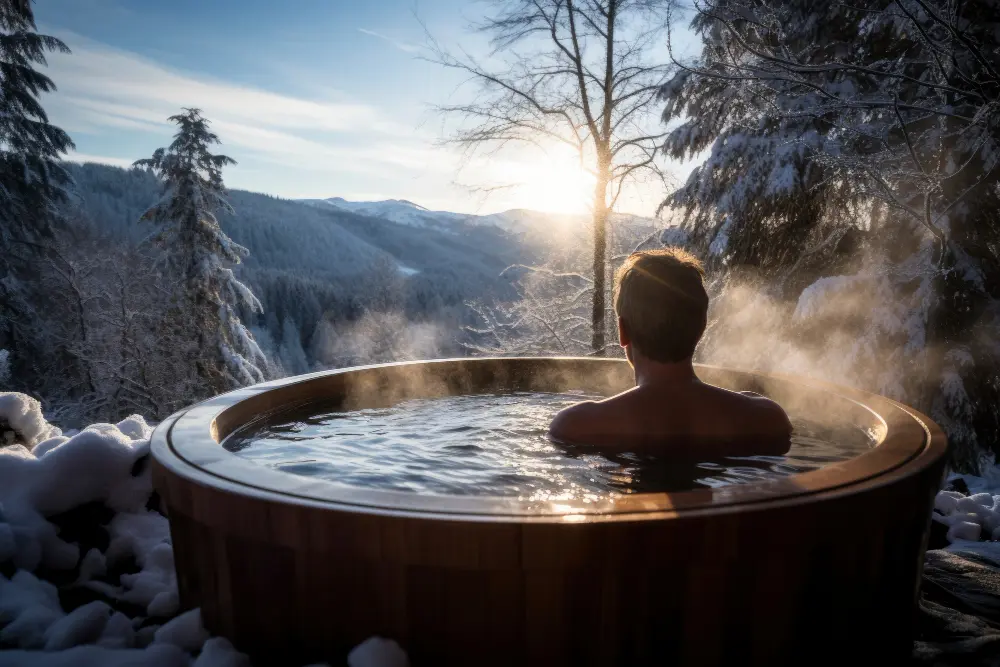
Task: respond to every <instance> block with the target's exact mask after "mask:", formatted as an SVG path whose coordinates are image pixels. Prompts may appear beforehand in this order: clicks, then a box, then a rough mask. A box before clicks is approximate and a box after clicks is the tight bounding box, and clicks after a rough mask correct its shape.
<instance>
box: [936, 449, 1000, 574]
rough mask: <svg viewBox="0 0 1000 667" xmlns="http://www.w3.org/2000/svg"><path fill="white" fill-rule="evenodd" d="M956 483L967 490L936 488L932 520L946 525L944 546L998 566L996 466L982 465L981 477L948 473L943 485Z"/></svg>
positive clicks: (999, 484) (999, 482)
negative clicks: (983, 468)
mask: <svg viewBox="0 0 1000 667" xmlns="http://www.w3.org/2000/svg"><path fill="white" fill-rule="evenodd" d="M959 483H961V484H964V485H965V487H966V488H967V489H968V491H969V492H968V493H963V492H962V491H957V490H952V489H948V488H946V489H945V490H944V491H939V492H938V494H937V495H936V496H935V497H934V514H933V515H932V520H933V521H935V522H937V523H939V524H943V525H945V526H948V530H947V533H946V538H947V540H948V541H949V542H950V543H951V545H950V546H949V547H948V549H950V550H960V551H963V552H970V551H972V552H975V553H976V554H977V555H979V556H982V557H983V558H985V559H987V560H989V561H992V562H994V563H996V564H997V565H998V566H1000V465H996V464H994V465H992V466H990V467H988V468H986V469H985V470H984V471H983V474H982V475H981V476H980V475H960V474H955V473H952V474H951V475H949V476H948V480H947V482H946V487H947V486H956V485H958V484H959Z"/></svg>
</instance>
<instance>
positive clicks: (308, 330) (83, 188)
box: [68, 164, 540, 373]
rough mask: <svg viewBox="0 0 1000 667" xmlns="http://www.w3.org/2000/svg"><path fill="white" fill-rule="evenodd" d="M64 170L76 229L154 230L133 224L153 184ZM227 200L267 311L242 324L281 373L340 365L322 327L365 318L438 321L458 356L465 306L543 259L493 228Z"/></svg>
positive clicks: (261, 198) (140, 235) (118, 234)
mask: <svg viewBox="0 0 1000 667" xmlns="http://www.w3.org/2000/svg"><path fill="white" fill-rule="evenodd" d="M68 168H69V171H70V173H71V175H72V177H73V179H74V181H75V188H74V190H75V195H74V197H73V198H72V200H71V203H70V204H69V213H70V217H71V218H73V219H74V220H75V222H76V225H77V226H78V227H79V228H81V229H86V230H88V232H89V234H91V235H93V236H95V237H99V238H103V239H105V240H106V241H107V242H110V243H115V244H128V245H131V246H135V247H141V246H142V242H143V239H144V238H145V237H147V236H148V235H149V234H150V233H151V232H152V231H153V230H152V229H151V228H150V227H149V226H148V225H146V224H143V223H140V222H139V218H140V216H141V215H142V213H143V211H145V210H146V208H148V206H149V205H150V203H151V202H155V201H156V200H157V199H158V197H159V196H160V194H159V187H160V186H159V184H158V183H157V181H156V179H155V177H153V175H152V174H150V173H148V172H145V171H141V170H125V169H121V168H117V167H109V166H105V165H98V164H85V165H75V164H74V165H68ZM229 200H230V203H231V204H232V206H233V209H234V213H233V214H232V215H221V216H220V218H219V222H220V224H221V226H222V228H223V229H224V230H225V232H226V233H227V234H228V235H229V236H230V237H231V238H232V239H233V240H234V241H235V242H237V243H239V244H240V245H242V246H245V247H246V248H248V249H249V250H250V255H249V257H248V258H247V259H246V261H245V263H243V264H242V265H240V266H239V267H238V269H237V271H238V273H239V274H240V276H241V278H242V279H243V280H244V281H245V282H246V283H247V284H248V285H249V286H250V287H251V288H252V289H253V291H254V293H255V294H257V295H258V297H259V298H260V299H261V302H262V304H263V307H264V313H263V314H262V315H260V316H259V317H250V316H249V314H245V315H244V317H245V321H247V322H248V323H251V325H252V326H251V329H252V330H253V331H254V332H255V333H256V334H257V337H258V339H259V340H260V342H261V343H262V346H263V347H264V349H265V352H270V353H272V354H270V355H269V356H270V357H273V358H274V359H275V360H276V363H277V365H278V366H280V368H275V369H273V370H274V371H275V372H278V373H292V372H305V371H307V370H310V369H311V368H313V367H314V366H315V364H316V363H317V362H318V361H320V360H322V363H323V364H329V363H333V362H335V361H336V359H331V358H330V356H329V354H328V353H327V352H328V351H327V350H324V349H322V348H320V347H318V345H317V343H316V341H314V340H313V338H314V333H315V332H316V331H317V327H318V326H322V327H324V328H331V327H332V328H333V329H334V330H335V331H339V330H344V329H346V328H350V327H352V326H353V325H354V324H355V323H356V322H358V321H359V320H361V319H362V317H363V316H364V315H365V314H367V313H369V312H371V311H378V312H380V313H387V312H392V313H399V314H401V315H403V316H404V319H405V320H406V321H407V322H414V323H427V322H433V323H435V325H436V327H437V329H439V330H448V331H450V332H451V333H449V334H448V335H443V336H440V337H439V339H438V341H437V342H438V343H439V345H440V346H441V353H449V354H458V353H460V352H461V348H460V342H461V340H460V339H461V336H462V324H463V323H465V322H466V321H467V315H466V313H465V306H464V304H465V302H466V301H469V300H471V299H476V298H482V297H492V296H505V295H506V296H509V295H510V286H509V284H508V281H507V280H506V279H504V278H501V277H500V273H501V272H502V271H503V269H504V268H505V267H507V266H508V265H510V264H514V263H519V262H530V261H533V260H534V259H535V258H536V256H537V255H538V254H539V252H540V249H537V248H535V247H533V246H530V245H526V244H523V243H521V242H520V241H519V239H518V238H516V237H514V236H512V235H511V234H509V233H507V232H505V231H503V230H502V229H500V228H498V227H494V226H489V225H480V226H476V225H467V226H463V225H459V226H455V227H453V228H451V229H450V230H449V231H442V230H440V229H435V228H429V227H423V228H416V227H413V226H407V225H404V224H398V223H395V222H392V221H390V220H387V219H385V218H377V217H370V216H366V215H359V214H354V213H351V212H349V211H346V210H342V209H339V208H336V207H332V206H329V207H317V206H310V205H307V204H306V203H303V202H297V201H291V200H285V199H278V198H275V197H270V196H267V195H262V194H257V193H253V192H245V191H241V190H233V191H231V192H230V195H229ZM373 333H374V332H373ZM393 333H395V332H385V335H391V334H393ZM344 353H346V354H348V356H357V355H353V354H350V353H349V352H344ZM286 366H287V367H286Z"/></svg>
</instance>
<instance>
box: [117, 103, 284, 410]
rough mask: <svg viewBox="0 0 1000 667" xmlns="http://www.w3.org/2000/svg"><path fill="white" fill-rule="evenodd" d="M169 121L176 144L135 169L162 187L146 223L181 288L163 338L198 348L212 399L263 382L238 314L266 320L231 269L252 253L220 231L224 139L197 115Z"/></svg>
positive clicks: (224, 205)
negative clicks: (217, 147) (214, 148)
mask: <svg viewBox="0 0 1000 667" xmlns="http://www.w3.org/2000/svg"><path fill="white" fill-rule="evenodd" d="M170 120H171V121H173V122H174V123H177V125H178V126H179V129H178V131H177V134H176V135H174V141H173V143H171V144H170V146H169V147H167V148H166V149H164V148H159V149H157V150H156V151H155V152H154V153H153V156H152V157H151V158H149V159H145V160H138V161H136V162H135V166H136V167H142V168H147V169H150V170H151V171H152V172H153V173H154V174H156V176H158V177H159V178H160V179H161V180H162V182H163V196H162V198H161V199H160V201H159V202H158V203H157V204H156V205H155V206H153V207H152V208H150V209H149V210H148V211H146V213H145V214H144V215H143V216H142V218H143V220H148V221H150V222H152V223H154V224H156V225H158V227H159V228H158V230H157V231H156V233H155V234H154V236H153V237H152V239H153V240H154V241H155V242H156V243H157V244H158V245H159V246H160V247H161V248H162V249H163V251H164V258H165V260H166V268H167V275H168V278H170V279H176V280H177V283H176V288H175V298H174V302H173V306H172V308H171V312H170V313H169V314H168V315H167V326H168V328H169V331H164V333H165V334H167V333H169V334H171V335H172V336H174V337H175V338H176V339H178V340H179V341H187V342H188V343H190V342H194V343H195V345H194V347H193V348H192V352H193V354H194V364H195V368H196V370H197V374H198V376H199V377H200V378H201V379H202V381H203V382H204V384H205V385H206V388H207V389H209V390H210V391H213V392H218V391H225V390H227V389H231V388H232V387H235V386H245V385H249V384H253V383H255V382H260V381H262V380H263V379H264V376H263V373H262V372H261V370H260V368H261V366H263V365H264V361H265V360H264V354H263V352H262V351H261V349H260V347H259V346H258V345H257V343H256V342H255V341H254V339H253V336H251V334H250V332H249V331H248V330H247V328H246V327H245V326H244V325H243V323H242V322H241V321H240V319H239V316H238V314H237V312H236V307H237V306H238V305H240V304H243V305H245V306H246V307H247V308H249V309H250V310H251V311H252V312H260V311H261V305H260V302H259V301H258V300H257V297H255V296H254V294H253V292H251V291H250V289H249V288H248V287H247V286H246V285H244V284H243V283H242V282H240V281H239V280H237V278H236V276H235V275H234V274H233V270H232V268H230V265H232V264H238V263H239V262H240V261H241V260H242V259H243V258H244V257H246V256H247V255H248V254H249V252H248V250H247V249H246V248H244V247H243V246H241V245H238V244H236V243H234V242H233V241H232V239H230V238H229V237H228V236H227V235H226V234H225V232H223V231H222V228H221V227H220V226H219V221H218V220H217V219H216V217H215V213H216V211H220V210H221V211H225V212H231V211H232V208H231V207H230V205H229V203H228V202H227V201H226V198H225V196H226V191H225V187H224V186H223V183H222V168H223V167H225V166H226V165H229V164H235V161H234V160H233V159H231V158H229V157H227V156H225V155H214V154H212V153H211V152H210V151H209V147H210V146H211V145H213V144H217V143H219V138H218V137H217V136H216V135H215V134H214V133H212V132H211V131H210V130H209V122H208V120H206V119H205V118H204V117H203V116H202V115H201V111H200V110H199V109H185V110H184V113H181V114H178V115H175V116H171V117H170Z"/></svg>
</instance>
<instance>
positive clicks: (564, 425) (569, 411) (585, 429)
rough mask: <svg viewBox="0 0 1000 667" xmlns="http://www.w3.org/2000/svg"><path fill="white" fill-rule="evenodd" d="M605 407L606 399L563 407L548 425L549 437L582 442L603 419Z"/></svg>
mask: <svg viewBox="0 0 1000 667" xmlns="http://www.w3.org/2000/svg"><path fill="white" fill-rule="evenodd" d="M607 408H608V406H607V400H604V401H583V402H582V403H577V404H575V405H571V406H569V407H568V408H563V409H562V410H560V411H559V413H558V414H557V415H556V416H555V418H554V419H553V420H552V423H551V424H550V425H549V437H550V438H552V439H553V440H557V441H559V442H565V443H574V442H575V443H579V442H582V441H583V440H585V439H587V438H588V437H589V436H591V435H592V434H593V433H594V430H595V427H596V426H597V425H598V424H601V423H603V422H604V421H605V419H606V417H607V413H608V409H607Z"/></svg>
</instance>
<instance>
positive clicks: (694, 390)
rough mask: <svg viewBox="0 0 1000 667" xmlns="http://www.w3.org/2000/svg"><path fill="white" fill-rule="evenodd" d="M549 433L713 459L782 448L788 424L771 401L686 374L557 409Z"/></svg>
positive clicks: (589, 442) (581, 441)
mask: <svg viewBox="0 0 1000 667" xmlns="http://www.w3.org/2000/svg"><path fill="white" fill-rule="evenodd" d="M549 434H550V435H551V437H552V438H553V439H555V440H557V441H560V442H564V443H570V444H579V445H593V446H596V447H598V448H600V449H605V450H619V451H643V452H650V451H651V450H662V452H663V454H664V455H666V456H672V455H676V457H677V458H679V459H689V458H693V459H698V458H701V459H712V458H718V457H723V456H749V455H755V454H771V455H780V454H784V453H786V452H787V451H788V446H789V435H790V434H791V424H790V423H789V421H788V417H787V416H786V415H785V412H784V410H782V409H781V407H780V406H779V405H778V404H777V403H774V402H773V401H771V400H768V399H766V398H764V397H761V396H756V395H747V394H740V393H737V392H733V391H728V390H726V389H722V388H719V387H715V386H712V385H709V384H705V383H703V382H700V381H698V380H697V379H692V380H691V381H689V382H677V383H664V384H645V385H640V386H637V387H635V388H633V389H630V390H629V391H626V392H623V393H621V394H618V395H617V396H614V397H612V398H608V399H605V400H603V401H596V402H595V401H590V402H586V403H580V404H578V405H574V406H572V407H570V408H568V409H566V410H564V411H562V412H561V413H559V415H557V417H556V419H555V420H554V421H553V422H552V425H551V426H550V428H549ZM691 450H693V451H691Z"/></svg>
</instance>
